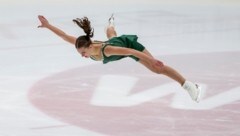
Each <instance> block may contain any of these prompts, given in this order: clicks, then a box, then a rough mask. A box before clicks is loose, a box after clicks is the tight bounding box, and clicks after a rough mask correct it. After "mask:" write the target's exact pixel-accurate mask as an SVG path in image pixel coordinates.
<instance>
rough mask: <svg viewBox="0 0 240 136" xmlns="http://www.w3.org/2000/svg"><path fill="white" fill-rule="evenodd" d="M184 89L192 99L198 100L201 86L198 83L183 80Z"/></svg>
mask: <svg viewBox="0 0 240 136" xmlns="http://www.w3.org/2000/svg"><path fill="white" fill-rule="evenodd" d="M182 87H183V88H184V89H185V90H187V91H188V93H189V95H190V96H191V98H192V100H194V101H196V102H199V101H200V96H201V88H200V86H199V85H197V84H194V83H192V82H190V81H185V82H184V84H183V86H182Z"/></svg>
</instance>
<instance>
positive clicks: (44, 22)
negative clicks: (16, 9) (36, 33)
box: [38, 15, 49, 28]
mask: <svg viewBox="0 0 240 136" xmlns="http://www.w3.org/2000/svg"><path fill="white" fill-rule="evenodd" d="M38 19H39V21H40V22H41V25H39V26H38V28H40V27H47V26H48V25H49V23H48V20H47V19H46V18H45V17H44V16H42V15H38Z"/></svg>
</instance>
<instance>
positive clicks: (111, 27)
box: [105, 15, 117, 39]
mask: <svg viewBox="0 0 240 136" xmlns="http://www.w3.org/2000/svg"><path fill="white" fill-rule="evenodd" d="M105 30H106V35H107V38H108V39H111V38H113V37H116V36H117V32H116V30H115V25H114V17H113V15H112V16H111V17H110V18H109V20H108V25H107V27H106V28H105Z"/></svg>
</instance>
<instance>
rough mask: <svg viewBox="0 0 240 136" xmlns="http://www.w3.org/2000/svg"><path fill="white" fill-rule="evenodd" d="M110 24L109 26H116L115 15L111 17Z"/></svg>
mask: <svg viewBox="0 0 240 136" xmlns="http://www.w3.org/2000/svg"><path fill="white" fill-rule="evenodd" d="M108 23H109V26H115V24H114V16H113V14H112V15H111V17H110V18H109V19H108Z"/></svg>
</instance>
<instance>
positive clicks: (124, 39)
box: [102, 35, 145, 64]
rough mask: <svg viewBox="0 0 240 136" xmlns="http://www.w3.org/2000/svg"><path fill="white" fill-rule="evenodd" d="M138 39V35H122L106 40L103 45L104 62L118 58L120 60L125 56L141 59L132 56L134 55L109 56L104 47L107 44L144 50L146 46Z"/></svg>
mask: <svg viewBox="0 0 240 136" xmlns="http://www.w3.org/2000/svg"><path fill="white" fill-rule="evenodd" d="M137 39H138V37H137V36H136V35H121V36H119V37H113V38H111V39H109V40H108V41H106V42H105V43H104V44H103V46H102V58H103V60H102V61H103V64H106V63H108V62H111V61H117V60H120V59H122V58H125V57H130V58H132V59H134V60H136V61H139V58H137V57H135V56H132V55H130V56H123V55H112V56H109V57H107V56H106V55H105V54H104V49H105V48H106V47H107V46H117V47H125V48H131V49H135V50H138V51H141V52H142V51H143V50H144V49H145V47H144V46H143V45H142V44H140V43H139V42H137Z"/></svg>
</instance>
